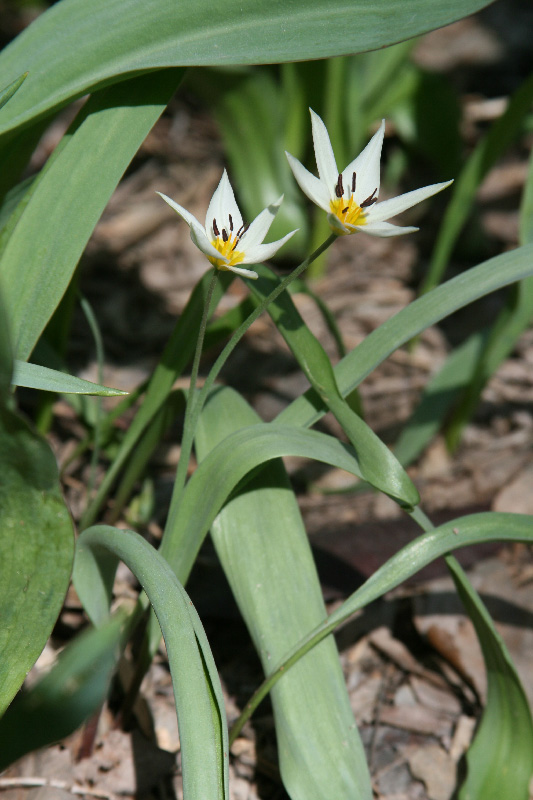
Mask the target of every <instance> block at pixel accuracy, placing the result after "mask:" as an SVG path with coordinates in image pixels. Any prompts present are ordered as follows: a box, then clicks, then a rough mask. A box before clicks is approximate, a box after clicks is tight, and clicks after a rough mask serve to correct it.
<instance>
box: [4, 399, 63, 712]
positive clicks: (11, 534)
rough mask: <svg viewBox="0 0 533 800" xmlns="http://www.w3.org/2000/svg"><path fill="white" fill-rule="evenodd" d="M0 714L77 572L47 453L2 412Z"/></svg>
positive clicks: (20, 423) (50, 456) (42, 642)
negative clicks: (72, 575)
mask: <svg viewBox="0 0 533 800" xmlns="http://www.w3.org/2000/svg"><path fill="white" fill-rule="evenodd" d="M0 476H1V479H0V586H1V587H2V589H1V591H0V621H1V622H0V652H1V653H2V659H1V661H0V714H1V713H2V712H3V711H4V710H5V708H6V707H7V706H8V705H9V703H10V702H11V700H12V699H13V697H14V696H15V694H16V693H17V691H18V690H19V688H20V686H21V685H22V683H23V681H24V679H25V677H26V675H27V673H28V671H29V670H30V668H31V667H32V666H33V664H34V663H35V661H36V660H37V658H38V656H39V654H40V652H41V650H42V649H43V647H44V645H45V644H46V640H47V639H48V637H49V635H50V633H51V632H52V628H53V626H54V624H55V622H56V620H57V617H58V615H59V612H60V611H61V606H62V604H63V600H64V598H65V594H66V591H67V588H68V583H69V579H70V570H71V567H72V555H73V549H74V541H73V527H72V521H71V519H70V516H69V513H68V511H67V508H66V506H65V503H64V501H63V498H62V496H61V492H60V490H59V482H58V472H57V466H56V463H55V459H54V456H53V454H52V451H51V450H50V448H49V446H48V445H47V444H46V442H45V441H44V440H42V439H41V438H40V437H39V436H37V434H35V433H33V432H32V431H31V430H30V428H29V427H28V425H27V424H26V423H25V422H24V421H23V420H22V419H21V418H19V417H18V416H17V415H16V414H14V413H12V412H11V411H8V410H7V409H5V408H0Z"/></svg>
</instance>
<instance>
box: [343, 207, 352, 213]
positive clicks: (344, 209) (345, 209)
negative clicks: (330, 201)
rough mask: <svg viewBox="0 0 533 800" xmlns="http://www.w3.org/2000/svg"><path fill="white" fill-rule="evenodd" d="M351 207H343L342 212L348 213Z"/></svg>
mask: <svg viewBox="0 0 533 800" xmlns="http://www.w3.org/2000/svg"><path fill="white" fill-rule="evenodd" d="M349 208H350V206H346V208H343V209H342V211H341V214H346V212H347V211H348V209H349Z"/></svg>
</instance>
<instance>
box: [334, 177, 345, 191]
mask: <svg viewBox="0 0 533 800" xmlns="http://www.w3.org/2000/svg"><path fill="white" fill-rule="evenodd" d="M335 194H336V195H337V197H342V196H343V194H344V187H343V185H342V174H340V175H339V177H338V179H337V184H336V186H335Z"/></svg>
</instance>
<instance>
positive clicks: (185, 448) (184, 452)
mask: <svg viewBox="0 0 533 800" xmlns="http://www.w3.org/2000/svg"><path fill="white" fill-rule="evenodd" d="M217 280H218V272H217V270H216V269H214V270H213V277H212V278H211V281H210V283H209V286H208V288H207V294H206V296H205V302H204V310H203V312H202V319H201V321H200V327H199V329H198V340H197V342H196V349H195V351H194V358H193V362H192V369H191V378H190V383H189V391H188V393H187V404H186V406H185V420H184V423H183V440H182V443H181V451H180V458H179V462H178V468H177V470H176V479H175V481H174V488H173V490H172V499H171V502H170V508H171V509H172V508H173V507H174V506H176V505H177V503H178V501H179V498H180V497H181V494H182V492H183V489H184V487H185V481H186V478H187V468H188V466H189V460H190V457H191V450H192V443H193V441H194V431H195V429H196V420H197V419H198V414H197V413H195V408H196V406H197V403H198V398H196V397H195V392H196V381H197V379H198V370H199V368H200V359H201V357H202V349H203V346H204V337H205V331H206V328H207V321H208V318H209V308H210V306H211V300H212V298H213V292H214V290H215V286H216V283H217ZM169 518H170V514H169Z"/></svg>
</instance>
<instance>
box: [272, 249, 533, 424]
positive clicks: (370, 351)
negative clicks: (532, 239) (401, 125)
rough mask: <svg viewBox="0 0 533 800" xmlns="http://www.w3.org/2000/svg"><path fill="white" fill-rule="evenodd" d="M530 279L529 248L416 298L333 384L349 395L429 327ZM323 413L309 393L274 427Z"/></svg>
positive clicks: (342, 365) (350, 359)
mask: <svg viewBox="0 0 533 800" xmlns="http://www.w3.org/2000/svg"><path fill="white" fill-rule="evenodd" d="M529 275H533V245H525V246H523V247H519V248H517V249H516V250H513V251H512V252H510V253H503V254H502V255H499V256H496V257H495V258H491V259H489V260H488V261H485V262H483V263H482V264H479V265H478V266H477V267H473V268H472V269H470V270H468V271H467V272H464V273H463V274H462V275H458V276H457V277H456V278H452V279H451V280H449V281H447V282H446V283H444V284H442V285H441V286H438V287H437V288H436V289H433V290H432V291H431V292H428V294H426V295H424V296H422V297H419V298H418V299H417V300H415V301H414V302H413V303H411V304H410V305H408V306H407V307H406V308H404V309H402V311H399V312H398V313H397V314H395V315H394V316H393V317H391V318H390V319H389V320H387V321H386V322H384V323H383V324H382V325H380V326H379V328H377V329H376V330H375V331H372V333H370V334H369V335H368V336H367V337H366V339H365V340H364V341H363V342H361V344H360V345H358V346H357V347H356V348H355V349H354V350H352V351H351V352H350V353H348V355H347V356H346V357H345V358H343V359H342V361H340V362H339V363H338V364H337V365H336V366H335V370H334V371H335V378H336V380H337V384H338V386H339V389H340V390H341V392H342V394H343V395H344V396H346V395H348V394H350V392H352V391H353V390H354V389H355V388H356V387H357V386H359V384H360V383H362V381H364V379H365V378H366V377H367V376H368V375H370V373H371V372H373V370H374V369H375V368H376V367H377V366H378V365H379V364H381V363H382V361H384V360H385V359H386V358H388V356H390V354H391V353H393V352H394V351H395V350H397V349H398V348H399V347H401V346H402V345H403V344H406V343H407V342H408V341H409V340H410V339H412V338H413V336H416V335H417V334H419V333H420V332H421V331H423V330H425V329H426V328H429V327H430V325H434V324H435V323H436V322H440V320H442V319H445V318H446V317H448V316H449V315H450V314H452V313H453V312H454V311H457V309H459V308H464V306H466V305H468V304H469V303H472V302H473V301H474V300H477V299H478V298H479V297H483V296H484V295H486V294H489V293H490V292H494V291H496V289H500V288H501V287H502V286H508V285H509V284H510V283H514V282H515V281H519V280H522V278H527V277H528V276H529ZM325 411H326V409H325V407H324V404H323V402H322V401H321V400H320V398H319V396H318V394H317V393H316V392H315V391H314V389H310V390H308V391H307V392H306V393H305V394H304V395H302V396H301V397H299V398H297V399H296V400H294V401H293V402H292V403H291V404H290V405H289V406H288V407H287V408H286V409H284V410H283V411H282V412H281V413H280V414H279V415H278V417H277V421H278V422H280V423H283V424H289V425H299V426H309V425H313V423H314V422H316V421H317V420H318V419H320V417H322V416H323V414H324V413H325Z"/></svg>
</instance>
